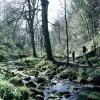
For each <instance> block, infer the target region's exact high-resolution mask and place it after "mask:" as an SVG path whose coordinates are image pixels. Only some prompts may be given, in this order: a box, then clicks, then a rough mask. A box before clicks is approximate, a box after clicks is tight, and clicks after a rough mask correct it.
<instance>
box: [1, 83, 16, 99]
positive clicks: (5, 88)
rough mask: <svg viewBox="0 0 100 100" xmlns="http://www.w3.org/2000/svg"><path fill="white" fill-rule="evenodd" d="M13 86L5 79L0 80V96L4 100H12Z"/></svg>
mask: <svg viewBox="0 0 100 100" xmlns="http://www.w3.org/2000/svg"><path fill="white" fill-rule="evenodd" d="M13 89H14V87H13V86H12V85H11V84H9V83H8V82H7V81H0V96H1V97H2V98H3V99H4V100H13Z"/></svg>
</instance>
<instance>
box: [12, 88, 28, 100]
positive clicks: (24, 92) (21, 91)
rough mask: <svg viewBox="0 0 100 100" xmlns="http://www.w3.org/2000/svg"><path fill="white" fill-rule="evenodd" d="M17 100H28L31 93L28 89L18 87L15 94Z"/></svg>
mask: <svg viewBox="0 0 100 100" xmlns="http://www.w3.org/2000/svg"><path fill="white" fill-rule="evenodd" d="M13 95H14V99H15V100H28V98H29V96H30V91H29V89H28V88H27V87H18V88H16V89H15V90H14V92H13Z"/></svg>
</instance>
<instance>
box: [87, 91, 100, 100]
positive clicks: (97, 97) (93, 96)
mask: <svg viewBox="0 0 100 100" xmlns="http://www.w3.org/2000/svg"><path fill="white" fill-rule="evenodd" d="M88 99H89V100H100V92H92V93H90V94H89V95H88Z"/></svg>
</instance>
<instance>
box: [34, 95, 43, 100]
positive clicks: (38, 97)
mask: <svg viewBox="0 0 100 100" xmlns="http://www.w3.org/2000/svg"><path fill="white" fill-rule="evenodd" d="M35 98H36V100H44V97H43V96H41V95H36V96H35Z"/></svg>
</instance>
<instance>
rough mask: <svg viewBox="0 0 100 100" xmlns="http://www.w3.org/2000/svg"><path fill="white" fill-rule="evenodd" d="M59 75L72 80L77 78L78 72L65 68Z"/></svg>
mask: <svg viewBox="0 0 100 100" xmlns="http://www.w3.org/2000/svg"><path fill="white" fill-rule="evenodd" d="M59 76H60V78H62V79H70V80H75V79H77V73H76V72H74V71H71V70H65V71H63V72H61V73H60V75H59Z"/></svg>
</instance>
